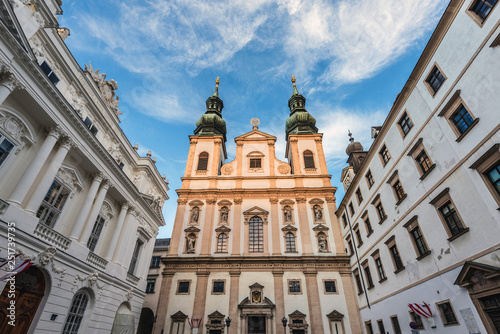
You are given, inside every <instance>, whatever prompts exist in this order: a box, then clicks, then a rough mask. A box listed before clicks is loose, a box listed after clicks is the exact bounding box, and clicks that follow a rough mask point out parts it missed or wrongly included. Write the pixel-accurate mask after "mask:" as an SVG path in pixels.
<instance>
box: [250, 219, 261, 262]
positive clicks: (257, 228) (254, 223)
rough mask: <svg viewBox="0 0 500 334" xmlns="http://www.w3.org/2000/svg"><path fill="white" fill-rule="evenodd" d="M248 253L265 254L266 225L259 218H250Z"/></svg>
mask: <svg viewBox="0 0 500 334" xmlns="http://www.w3.org/2000/svg"><path fill="white" fill-rule="evenodd" d="M248 251H249V252H250V253H262V252H264V223H263V221H262V219H261V218H260V217H258V216H253V217H252V218H250V224H249V242H248Z"/></svg>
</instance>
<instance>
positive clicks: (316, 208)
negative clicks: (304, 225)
mask: <svg viewBox="0 0 500 334" xmlns="http://www.w3.org/2000/svg"><path fill="white" fill-rule="evenodd" d="M313 211H314V220H315V221H320V220H322V219H323V212H321V208H320V206H319V205H315V206H314V207H313Z"/></svg>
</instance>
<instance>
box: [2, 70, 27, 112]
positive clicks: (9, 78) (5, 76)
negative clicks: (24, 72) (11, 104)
mask: <svg viewBox="0 0 500 334" xmlns="http://www.w3.org/2000/svg"><path fill="white" fill-rule="evenodd" d="M20 87H22V86H21V84H20V83H19V81H17V80H16V78H14V75H13V74H12V73H10V72H9V70H8V68H7V66H5V65H2V64H0V104H2V103H4V102H5V100H7V98H8V97H9V95H10V93H12V92H13V91H14V89H16V88H20Z"/></svg>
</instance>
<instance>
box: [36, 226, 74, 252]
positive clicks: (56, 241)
mask: <svg viewBox="0 0 500 334" xmlns="http://www.w3.org/2000/svg"><path fill="white" fill-rule="evenodd" d="M33 234H34V235H35V236H36V237H38V239H41V240H43V241H46V242H48V243H49V244H51V245H54V246H55V247H57V248H59V249H61V250H67V249H68V247H69V245H70V243H71V240H70V239H69V238H66V237H65V236H64V235H62V234H61V233H59V232H56V231H54V230H53V229H52V228H50V227H49V226H47V225H45V224H42V223H38V225H37V226H36V228H35V232H34V233H33Z"/></svg>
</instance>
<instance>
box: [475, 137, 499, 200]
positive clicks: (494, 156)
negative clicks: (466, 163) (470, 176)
mask: <svg viewBox="0 0 500 334" xmlns="http://www.w3.org/2000/svg"><path fill="white" fill-rule="evenodd" d="M469 168H471V169H475V170H476V171H477V172H478V173H479V175H480V176H481V178H482V179H483V181H484V183H485V185H486V188H487V189H488V190H489V192H490V193H491V195H492V196H493V199H494V200H495V201H496V202H497V205H498V206H500V143H496V144H494V145H493V146H492V147H490V149H488V150H487V151H486V152H485V153H483V154H482V155H481V156H480V157H479V158H478V159H477V160H476V161H475V162H474V163H473V164H472V165H471V166H470V167H469Z"/></svg>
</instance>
